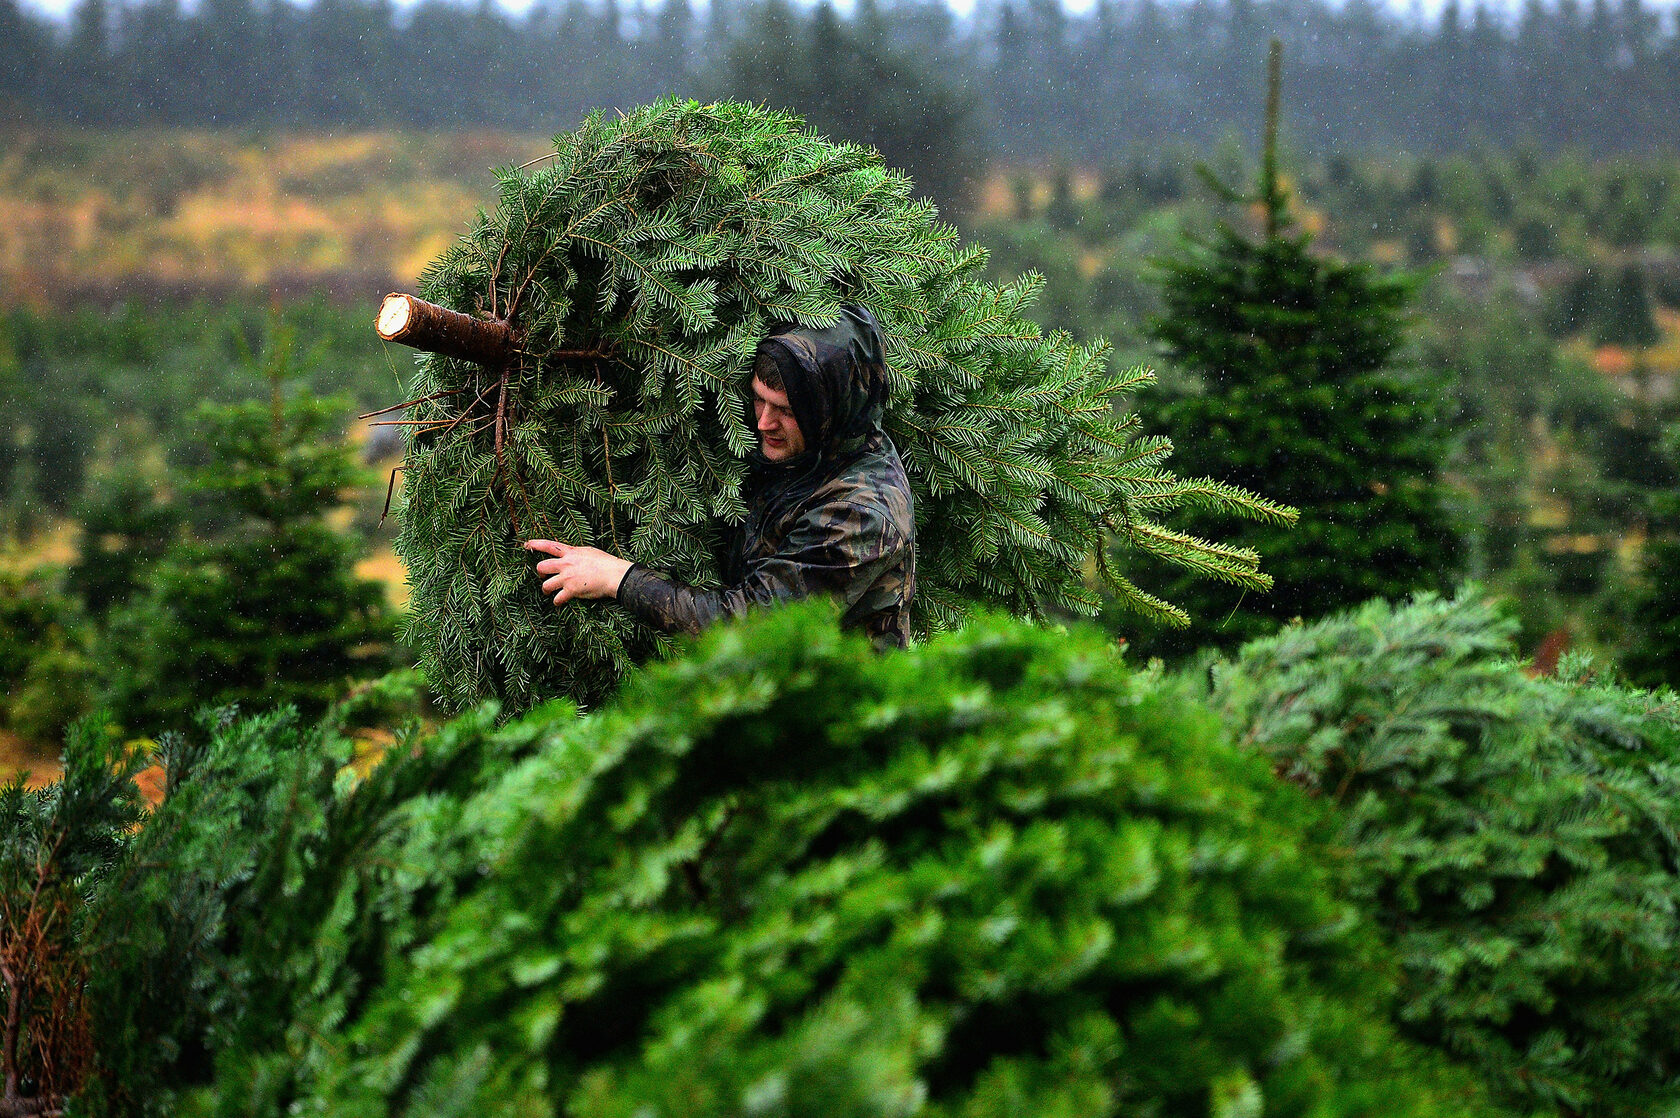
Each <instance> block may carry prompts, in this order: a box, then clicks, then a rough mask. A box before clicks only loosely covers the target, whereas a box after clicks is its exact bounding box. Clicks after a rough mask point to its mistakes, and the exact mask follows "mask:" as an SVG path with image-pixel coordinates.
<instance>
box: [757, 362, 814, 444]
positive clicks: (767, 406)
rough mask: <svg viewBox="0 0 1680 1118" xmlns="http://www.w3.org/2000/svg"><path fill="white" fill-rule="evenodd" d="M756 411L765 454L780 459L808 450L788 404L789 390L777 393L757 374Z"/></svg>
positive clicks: (760, 438) (759, 435) (760, 440)
mask: <svg viewBox="0 0 1680 1118" xmlns="http://www.w3.org/2000/svg"><path fill="white" fill-rule="evenodd" d="M752 395H753V414H754V415H756V416H757V417H758V438H759V442H760V444H761V446H762V448H763V452H764V457H765V458H767V459H769V460H770V461H772V462H781V461H783V460H784V459H788V458H792V457H794V456H795V455H797V454H803V453H805V436H804V434H803V433H801V432H800V430H799V424H798V422H797V421H795V420H794V418H793V409H792V408H790V407H788V398H787V393H786V392H778V391H776V390H775V389H774V388H771V387H769V386H768V385H766V384H765V383H764V382H763V381H761V380H759V379H758V378H757V377H754V378H753V382H752Z"/></svg>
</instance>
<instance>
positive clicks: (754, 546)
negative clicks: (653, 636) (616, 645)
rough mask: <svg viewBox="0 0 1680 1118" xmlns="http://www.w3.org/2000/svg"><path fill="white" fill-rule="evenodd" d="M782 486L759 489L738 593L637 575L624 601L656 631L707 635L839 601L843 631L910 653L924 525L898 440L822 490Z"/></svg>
mask: <svg viewBox="0 0 1680 1118" xmlns="http://www.w3.org/2000/svg"><path fill="white" fill-rule="evenodd" d="M778 480H782V479H768V480H767V481H766V483H765V484H762V485H760V486H756V487H755V488H756V489H758V490H759V492H755V493H754V494H753V499H752V502H751V511H750V512H749V514H748V517H747V521H746V524H745V525H743V529H742V533H741V538H740V541H739V544H738V546H737V547H736V548H735V549H734V552H733V554H732V556H731V561H730V563H729V566H728V568H726V571H725V577H726V581H727V582H728V583H729V585H727V586H725V587H724V588H723V589H721V590H697V589H695V588H693V587H689V586H684V585H683V584H681V583H679V582H674V581H672V580H671V579H669V578H666V577H665V576H664V575H660V574H657V573H655V572H653V571H650V570H648V569H647V568H646V567H642V566H634V567H631V568H630V571H629V573H628V574H626V575H625V576H624V581H623V582H622V583H621V584H620V585H619V588H618V600H619V602H620V603H621V604H622V605H623V606H624V607H625V608H626V609H628V610H629V611H630V612H631V613H633V614H635V615H636V616H637V617H638V618H640V619H641V620H642V621H644V622H646V623H647V624H649V625H651V626H653V627H654V628H656V629H661V630H664V631H665V632H673V633H676V632H680V633H698V632H699V631H700V630H701V629H703V628H705V627H706V626H707V625H709V624H711V623H712V622H713V621H715V620H717V619H718V618H720V617H733V616H736V615H738V614H741V613H744V612H745V611H746V610H748V609H750V608H752V607H753V606H762V605H770V604H773V603H776V602H785V601H791V600H793V599H795V598H803V597H805V596H806V595H809V594H831V595H833V596H834V597H835V598H837V599H838V600H839V601H840V603H841V605H842V606H843V607H844V609H845V612H844V613H843V614H842V615H841V624H843V625H847V626H856V627H858V628H861V629H863V630H864V631H865V632H867V633H868V634H869V635H870V637H871V638H872V639H873V640H874V641H875V642H876V644H878V645H892V646H896V647H899V648H903V647H904V646H905V645H906V644H908V643H909V642H910V599H911V597H912V596H913V595H914V594H915V590H916V553H915V532H916V522H915V515H914V509H913V505H912V503H911V497H910V482H909V479H908V478H906V477H905V474H904V465H903V463H901V462H900V461H899V459H898V452H897V451H896V450H894V449H893V445H892V441H891V440H890V439H888V438H887V436H886V435H885V434H879V433H878V434H876V436H875V437H874V438H872V439H871V440H869V442H868V443H867V444H866V445H865V447H864V449H863V452H862V453H861V454H859V455H857V456H856V457H855V458H853V459H852V460H851V461H849V462H847V463H845V464H844V465H843V466H841V467H840V468H839V470H838V471H837V472H835V473H834V474H833V475H832V476H830V477H828V478H826V479H825V480H822V481H820V482H819V483H818V484H817V485H815V486H801V485H796V484H792V483H793V482H795V481H797V480H798V479H794V478H790V479H786V480H787V481H788V483H789V484H785V485H777V484H775V482H776V481H778ZM789 490H795V491H798V490H804V493H803V495H802V496H801V495H800V494H798V493H797V492H794V493H790V492H788V491H789ZM790 497H791V498H793V499H791V500H790V499H789V498H790Z"/></svg>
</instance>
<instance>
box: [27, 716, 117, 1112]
mask: <svg viewBox="0 0 1680 1118" xmlns="http://www.w3.org/2000/svg"><path fill="white" fill-rule="evenodd" d="M144 763H145V762H144V760H143V757H142V755H141V754H139V753H137V752H135V751H133V750H130V749H128V748H126V747H125V746H124V745H123V744H122V739H121V738H120V737H118V736H117V734H116V732H115V730H114V728H113V727H112V726H111V725H110V724H109V723H108V722H105V721H102V720H98V719H89V720H86V721H83V722H81V723H78V724H77V725H76V726H75V727H73V728H72V730H71V732H70V735H69V738H68V741H67V743H66V746H65V752H64V772H63V775H62V777H61V778H60V779H59V780H58V781H57V782H55V783H53V784H51V785H48V786H47V787H46V788H43V789H40V790H31V789H29V788H27V787H26V786H25V774H22V773H19V774H17V775H15V776H14V777H13V778H12V779H11V780H9V781H7V783H6V784H5V786H4V787H0V1005H4V1006H5V1007H6V1011H5V1015H4V1018H3V1021H0V1081H3V1082H4V1092H3V1095H0V1110H3V1111H4V1113H7V1114H19V1115H22V1114H44V1113H62V1111H63V1106H64V1102H65V1098H66V1096H67V1095H69V1094H71V1093H73V1092H75V1091H76V1090H78V1089H79V1088H80V1087H81V1086H82V1085H83V1081H84V1078H85V1076H86V1075H87V1074H88V1071H89V1065H90V1062H91V1060H92V1056H93V1048H94V1041H93V1029H92V1027H91V1023H90V1013H89V1009H90V1006H92V1005H94V1004H96V1002H97V999H96V998H95V997H92V996H90V995H89V994H88V992H87V989H86V987H87V982H88V979H89V975H90V973H91V971H92V968H91V967H90V962H91V961H92V960H91V958H90V956H89V954H88V953H87V951H86V950H85V949H84V946H83V944H82V942H81V941H80V938H79V934H78V933H79V930H80V928H81V924H82V920H83V919H84V916H85V911H84V910H85V904H84V901H85V898H86V894H87V891H88V889H89V888H90V884H91V883H92V882H94V881H96V880H98V879H99V877H100V876H101V875H102V873H103V872H104V871H105V870H106V869H107V868H108V867H109V866H110V865H111V863H112V862H113V861H114V860H115V859H116V858H117V857H118V855H119V854H120V852H121V850H122V847H123V842H124V838H125V836H126V834H127V833H128V832H129V831H130V830H131V829H132V828H133V827H134V826H135V825H136V824H137V823H138V822H139V820H140V815H141V804H140V796H139V794H138V792H137V790H136V788H135V786H134V783H133V776H134V774H135V772H136V771H138V770H139V769H140V767H141V766H142V765H143V764H144Z"/></svg>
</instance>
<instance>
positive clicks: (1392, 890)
mask: <svg viewBox="0 0 1680 1118" xmlns="http://www.w3.org/2000/svg"><path fill="white" fill-rule="evenodd" d="M1513 628H1514V627H1513V626H1512V625H1511V624H1510V623H1508V622H1506V621H1502V620H1500V619H1499V618H1498V617H1497V615H1496V614H1495V613H1494V612H1493V610H1492V609H1491V608H1490V607H1489V606H1488V605H1486V604H1484V603H1483V602H1482V601H1480V600H1479V599H1478V597H1477V596H1476V595H1475V594H1474V593H1473V592H1465V593H1463V594H1461V595H1460V596H1459V597H1458V598H1456V599H1454V600H1451V601H1448V600H1443V599H1440V598H1436V597H1433V596H1424V597H1421V598H1419V599H1418V600H1417V601H1415V602H1414V603H1412V604H1410V605H1406V606H1398V607H1396V606H1390V605H1388V604H1386V603H1383V602H1373V603H1371V604H1369V605H1367V606H1365V607H1363V608H1361V609H1360V610H1358V611H1357V612H1354V613H1351V614H1348V615H1344V616H1341V617H1338V618H1334V619H1332V620H1328V621H1324V622H1321V623H1319V624H1316V625H1311V626H1306V627H1297V628H1291V629H1286V630H1285V631H1284V632H1282V633H1280V634H1279V635H1277V636H1276V637H1273V638H1271V639H1269V640H1264V641H1259V642H1256V643H1254V644H1251V645H1249V646H1248V647H1246V648H1244V649H1243V651H1242V654H1241V655H1240V656H1239V657H1238V658H1237V659H1236V660H1235V662H1234V663H1232V664H1230V665H1228V666H1224V667H1222V668H1220V669H1219V670H1218V672H1217V675H1218V685H1217V687H1216V688H1215V692H1214V694H1215V699H1216V705H1218V706H1219V707H1220V708H1222V709H1223V710H1224V711H1225V712H1226V713H1227V715H1228V716H1229V717H1230V718H1231V719H1232V724H1233V727H1234V728H1235V729H1236V731H1237V732H1238V734H1239V737H1240V740H1241V741H1243V742H1244V743H1246V744H1247V745H1249V746H1251V747H1252V748H1254V749H1256V750H1258V751H1259V752H1260V754H1261V755H1262V756H1264V757H1266V758H1268V759H1270V760H1271V761H1273V762H1274V763H1275V764H1276V765H1277V767H1278V769H1279V771H1280V773H1282V774H1283V775H1284V776H1286V777H1287V778H1288V779H1291V780H1293V781H1295V782H1297V783H1300V784H1302V785H1304V786H1306V787H1307V788H1308V789H1310V790H1311V791H1313V792H1314V793H1315V794H1317V795H1319V796H1321V797H1323V798H1324V799H1325V800H1327V801H1329V802H1331V803H1333V804H1335V805H1337V807H1338V808H1339V809H1340V812H1339V823H1338V829H1339V834H1340V837H1341V840H1342V841H1343V842H1345V843H1346V844H1347V845H1348V846H1349V848H1350V849H1351V850H1352V853H1353V858H1354V862H1355V865H1356V866H1357V867H1358V871H1359V875H1358V878H1359V879H1358V881H1357V883H1356V888H1355V897H1356V899H1357V900H1358V901H1359V902H1360V903H1361V905H1362V906H1363V907H1365V908H1366V909H1367V910H1369V911H1371V912H1372V913H1373V914H1374V915H1375V916H1376V917H1377V919H1378V921H1379V923H1380V925H1381V926H1382V927H1383V928H1384V929H1385V930H1386V932H1387V935H1388V936H1389V938H1390V939H1391V940H1392V942H1393V944H1394V946H1395V948H1396V949H1397V951H1398V953H1399V956H1400V960H1401V964H1402V966H1403V968H1404V975H1403V980H1402V1002H1401V1005H1400V1009H1399V1021H1400V1022H1401V1024H1402V1026H1403V1027H1404V1028H1405V1030H1406V1031H1408V1032H1409V1033H1411V1034H1412V1035H1413V1036H1415V1037H1418V1038H1422V1039H1425V1040H1427V1041H1430V1042H1431V1043H1434V1044H1437V1045H1440V1046H1442V1047H1444V1048H1445V1049H1447V1050H1448V1051H1450V1052H1452V1053H1453V1054H1454V1055H1456V1056H1457V1057H1458V1058H1460V1059H1462V1060H1464V1061H1465V1062H1466V1063H1468V1064H1469V1065H1470V1066H1471V1067H1472V1068H1473V1069H1474V1070H1475V1071H1477V1072H1478V1073H1479V1074H1480V1075H1481V1076H1482V1077H1483V1078H1484V1079H1485V1080H1486V1081H1487V1082H1489V1083H1490V1084H1492V1085H1493V1086H1494V1087H1495V1088H1496V1089H1497V1090H1498V1091H1499V1092H1500V1093H1501V1094H1502V1095H1504V1096H1505V1098H1506V1099H1507V1100H1508V1101H1509V1102H1510V1103H1511V1104H1513V1105H1514V1106H1515V1107H1516V1108H1518V1109H1520V1110H1523V1111H1529V1110H1533V1109H1536V1108H1543V1109H1550V1108H1556V1109H1557V1110H1559V1111H1561V1112H1563V1113H1568V1114H1579V1115H1600V1116H1603V1118H1610V1116H1613V1115H1615V1116H1626V1115H1647V1114H1649V1115H1655V1114H1667V1113H1672V1105H1673V1102H1674V1099H1675V1098H1676V1097H1677V1092H1680V1082H1677V1078H1676V1069H1677V1068H1680V1046H1677V1044H1676V1041H1675V1032H1674V1028H1673V1023H1674V1021H1675V1019H1676V1016H1677V1015H1680V983H1677V982H1676V981H1675V976H1674V966H1673V961H1674V958H1675V953H1676V950H1677V949H1680V916H1677V914H1680V877H1677V876H1676V871H1677V866H1680V840H1677V838H1676V836H1677V835H1680V707H1677V705H1676V698H1675V695H1674V694H1673V693H1672V692H1664V693H1661V694H1651V693H1647V692H1642V691H1637V690H1630V689H1627V688H1625V687H1619V686H1616V685H1614V684H1611V683H1608V682H1605V681H1604V680H1602V679H1600V678H1597V677H1595V676H1593V675H1591V674H1590V673H1589V672H1588V671H1587V670H1586V667H1587V666H1586V665H1585V663H1584V662H1581V661H1575V662H1573V663H1571V662H1566V663H1565V665H1564V667H1563V669H1562V670H1561V672H1560V675H1559V676H1558V678H1555V679H1531V678H1529V677H1528V675H1527V674H1525V672H1524V671H1523V670H1522V668H1521V666H1520V665H1519V664H1518V663H1516V662H1515V661H1514V660H1513V659H1511V656H1512V653H1513V651H1514V649H1513V648H1512V645H1511V640H1510V636H1511V633H1512V631H1513Z"/></svg>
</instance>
